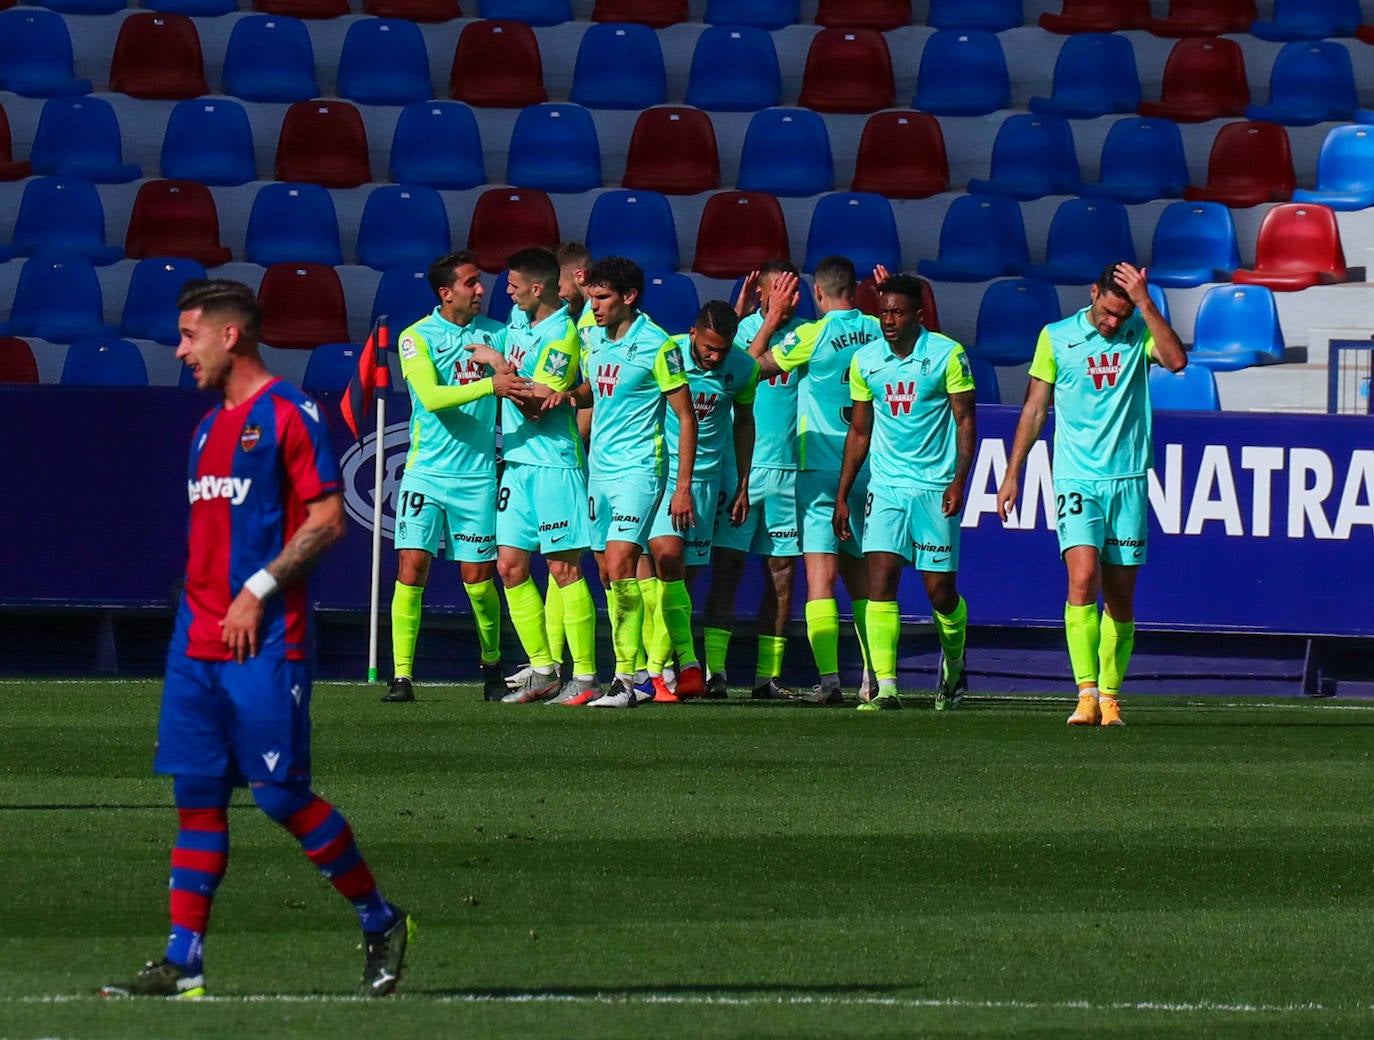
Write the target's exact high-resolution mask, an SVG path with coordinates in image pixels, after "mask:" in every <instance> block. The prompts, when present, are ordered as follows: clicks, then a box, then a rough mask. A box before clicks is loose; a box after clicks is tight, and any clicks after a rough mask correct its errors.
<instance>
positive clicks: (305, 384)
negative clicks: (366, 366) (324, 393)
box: [301, 329, 400, 394]
mask: <svg viewBox="0 0 1374 1040" xmlns="http://www.w3.org/2000/svg"><path fill="white" fill-rule="evenodd" d="M397 331H398V332H399V331H400V330H399V329H397ZM362 351H363V347H362V344H361V343H321V344H320V345H319V346H318V347H316V348H315V349H314V350H312V351H311V352H310V360H309V361H307V362H306V363H305V374H304V375H302V376H301V389H302V390H304V391H305V392H306V393H308V394H317V393H319V392H320V391H321V390H346V389H348V382H349V380H350V379H352V378H353V377H354V375H356V374H357V372H358V359H359V357H360V356H361V354H362Z"/></svg>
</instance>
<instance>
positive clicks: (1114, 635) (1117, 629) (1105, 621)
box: [1097, 610, 1135, 697]
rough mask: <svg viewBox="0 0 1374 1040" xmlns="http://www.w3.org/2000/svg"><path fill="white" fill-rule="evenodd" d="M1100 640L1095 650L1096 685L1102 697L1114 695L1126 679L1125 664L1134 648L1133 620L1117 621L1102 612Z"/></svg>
mask: <svg viewBox="0 0 1374 1040" xmlns="http://www.w3.org/2000/svg"><path fill="white" fill-rule="evenodd" d="M1101 628H1102V641H1101V645H1100V646H1099V647H1098V651H1097V671H1098V676H1099V679H1100V681H1099V683H1098V686H1099V687H1100V689H1101V691H1102V696H1104V697H1116V696H1118V695H1120V693H1121V684H1122V683H1123V682H1124V681H1125V679H1126V666H1127V665H1128V664H1130V662H1131V651H1132V650H1134V649H1135V622H1134V621H1118V620H1116V618H1114V617H1112V616H1111V615H1110V614H1108V613H1107V612H1106V611H1105V610H1104V611H1103V612H1102V622H1101Z"/></svg>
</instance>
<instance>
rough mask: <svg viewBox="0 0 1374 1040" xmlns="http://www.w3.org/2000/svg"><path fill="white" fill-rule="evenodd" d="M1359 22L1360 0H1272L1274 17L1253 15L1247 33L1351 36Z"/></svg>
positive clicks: (1266, 37) (1270, 37)
mask: <svg viewBox="0 0 1374 1040" xmlns="http://www.w3.org/2000/svg"><path fill="white" fill-rule="evenodd" d="M1362 21H1364V13H1363V12H1362V11H1361V10H1360V0H1274V17H1273V18H1272V19H1263V18H1257V19H1256V20H1255V21H1253V22H1251V23H1250V32H1251V34H1252V35H1254V36H1258V37H1259V38H1260V39H1261V40H1324V39H1326V38H1327V37H1330V36H1354V35H1355V30H1356V29H1358V28H1359V27H1360V23H1361V22H1362Z"/></svg>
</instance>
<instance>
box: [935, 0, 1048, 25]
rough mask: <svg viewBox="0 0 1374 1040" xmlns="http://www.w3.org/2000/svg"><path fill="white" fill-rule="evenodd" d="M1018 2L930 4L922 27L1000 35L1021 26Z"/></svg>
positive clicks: (948, 1) (945, 1) (961, 0)
mask: <svg viewBox="0 0 1374 1040" xmlns="http://www.w3.org/2000/svg"><path fill="white" fill-rule="evenodd" d="M1025 20H1026V15H1025V12H1024V11H1023V10H1022V9H1021V0H930V13H929V14H928V15H927V16H926V24H927V25H929V26H930V27H931V28H933V29H984V30H986V31H987V32H1002V31H1004V30H1006V29H1014V28H1016V27H1017V26H1018V25H1022V24H1024V23H1025Z"/></svg>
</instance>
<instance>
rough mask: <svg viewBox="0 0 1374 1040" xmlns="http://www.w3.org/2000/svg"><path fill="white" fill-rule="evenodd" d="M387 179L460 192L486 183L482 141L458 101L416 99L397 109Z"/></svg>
mask: <svg viewBox="0 0 1374 1040" xmlns="http://www.w3.org/2000/svg"><path fill="white" fill-rule="evenodd" d="M391 179H392V180H393V181H395V182H396V183H397V184H424V185H427V186H429V187H431V188H439V189H441V190H449V191H462V190H464V189H466V188H475V187H477V186H478V185H480V184H485V183H486V182H487V171H486V165H485V162H484V160H483V156H482V137H481V134H480V133H479V131H478V129H477V120H476V118H474V116H473V114H472V109H470V108H468V106H467V105H465V104H463V103H462V102H461V101H418V102H416V103H415V104H413V105H407V106H406V107H405V108H403V109H402V110H401V116H400V118H399V119H397V120H396V132H395V134H394V135H393V136H392V138H391Z"/></svg>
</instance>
